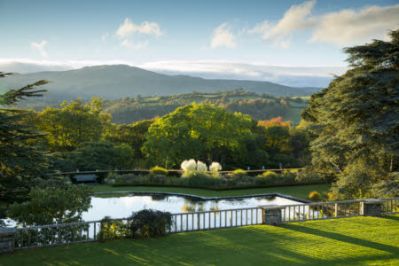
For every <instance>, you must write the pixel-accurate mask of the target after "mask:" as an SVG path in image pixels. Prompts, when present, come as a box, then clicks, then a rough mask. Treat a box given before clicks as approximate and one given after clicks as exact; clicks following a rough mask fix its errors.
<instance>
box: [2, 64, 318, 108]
mask: <svg viewBox="0 0 399 266" xmlns="http://www.w3.org/2000/svg"><path fill="white" fill-rule="evenodd" d="M41 79H45V80H48V81H49V82H50V83H49V84H47V85H45V86H44V88H46V89H48V93H47V94H46V98H45V100H46V101H48V100H52V101H58V100H62V99H71V98H76V97H82V98H84V99H86V98H89V97H91V96H100V97H104V98H105V99H117V98H122V97H135V96H138V95H141V96H154V95H155V96H167V95H174V94H180V93H190V92H193V91H198V92H215V91H226V90H234V89H240V88H243V89H245V90H247V91H250V92H255V93H259V94H269V95H273V96H306V95H309V94H311V93H313V92H315V91H317V90H318V89H317V88H295V87H289V86H284V85H280V84H276V83H272V82H266V81H250V80H227V79H204V78H198V77H191V76H185V75H176V76H172V75H165V74H159V73H155V72H151V71H147V70H144V69H141V68H137V67H131V66H127V65H104V66H91V67H84V68H81V69H74V70H67V71H47V72H37V73H29V74H16V75H12V76H9V77H7V78H4V79H1V80H0V91H4V90H5V89H6V88H18V87H21V86H23V85H25V84H28V83H32V82H34V81H37V80H41Z"/></svg>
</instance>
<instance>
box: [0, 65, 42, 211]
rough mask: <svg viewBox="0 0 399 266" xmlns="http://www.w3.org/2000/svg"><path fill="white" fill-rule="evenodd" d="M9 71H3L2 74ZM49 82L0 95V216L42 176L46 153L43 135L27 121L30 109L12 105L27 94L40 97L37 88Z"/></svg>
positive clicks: (21, 199) (0, 74)
mask: <svg viewBox="0 0 399 266" xmlns="http://www.w3.org/2000/svg"><path fill="white" fill-rule="evenodd" d="M4 76H6V74H4V73H1V72H0V77H4ZM43 84H46V81H44V80H42V81H38V82H36V83H33V84H30V85H27V86H25V87H23V88H21V89H17V90H9V91H8V92H6V93H5V94H2V95H0V105H2V106H4V108H1V109H0V198H1V202H0V217H1V216H2V215H4V214H3V211H4V208H6V207H7V206H8V205H9V204H10V203H12V202H15V201H18V202H21V201H23V200H26V198H27V194H28V193H29V191H30V182H31V181H32V180H33V179H35V178H39V177H43V175H44V174H45V169H46V167H47V156H46V153H45V151H44V150H43V148H42V146H41V145H40V141H41V139H42V135H41V134H40V133H39V132H38V131H37V130H36V129H35V127H34V125H32V124H31V123H28V122H27V119H26V118H27V116H28V115H29V112H27V111H23V110H18V109H13V108H11V107H10V105H12V104H15V103H16V102H17V101H19V100H21V99H24V98H26V97H37V96H41V94H42V93H43V92H44V90H37V89H36V87H37V86H40V85H43Z"/></svg>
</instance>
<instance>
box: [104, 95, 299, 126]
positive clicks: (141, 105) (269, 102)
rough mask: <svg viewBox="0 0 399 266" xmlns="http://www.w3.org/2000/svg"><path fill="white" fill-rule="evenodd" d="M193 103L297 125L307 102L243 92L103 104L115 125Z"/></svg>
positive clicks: (153, 98) (148, 98)
mask: <svg viewBox="0 0 399 266" xmlns="http://www.w3.org/2000/svg"><path fill="white" fill-rule="evenodd" d="M192 102H198V103H200V102H207V103H213V104H217V105H219V106H222V107H224V108H226V109H227V110H229V111H233V112H235V111H237V112H242V113H245V114H248V115H250V116H252V117H253V118H254V119H256V120H263V119H270V118H273V117H277V116H281V117H283V118H284V119H285V120H290V121H293V122H294V123H298V122H299V119H300V114H301V112H302V110H303V108H304V107H305V106H306V103H307V101H306V100H305V99H303V98H301V97H273V96H269V95H264V94H263V95H261V94H257V93H253V92H248V91H245V90H235V91H226V92H216V93H199V92H194V93H188V94H179V95H174V96H150V97H135V98H124V99H118V100H107V101H105V109H106V111H108V112H110V113H111V114H112V118H113V121H114V122H116V123H130V122H133V121H138V120H142V119H151V118H154V117H157V116H163V115H165V114H167V113H169V112H171V111H173V110H174V109H176V108H177V107H179V106H183V105H187V104H190V103H192Z"/></svg>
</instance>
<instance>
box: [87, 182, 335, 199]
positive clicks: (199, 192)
mask: <svg viewBox="0 0 399 266" xmlns="http://www.w3.org/2000/svg"><path fill="white" fill-rule="evenodd" d="M328 189H329V185H326V184H320V185H303V186H285V187H270V188H249V189H232V190H217V191H215V190H208V189H199V188H182V187H143V186H123V187H113V186H109V185H95V186H94V187H93V190H94V192H107V194H103V196H108V195H112V194H115V193H117V192H121V191H126V192H171V193H184V194H191V195H196V196H205V197H226V196H244V195H253V194H262V193H282V194H287V195H291V196H294V197H299V198H304V199H305V198H307V196H308V193H309V192H310V191H314V190H316V191H319V192H321V193H322V192H327V191H328ZM98 196H99V195H98Z"/></svg>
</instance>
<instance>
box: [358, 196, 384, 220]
mask: <svg viewBox="0 0 399 266" xmlns="http://www.w3.org/2000/svg"><path fill="white" fill-rule="evenodd" d="M382 211H383V201H382V200H379V199H366V200H364V201H362V202H360V215H364V216H381V215H382Z"/></svg>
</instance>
